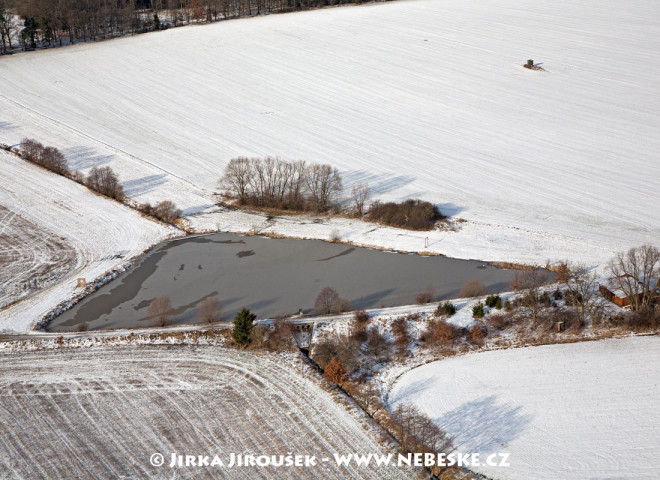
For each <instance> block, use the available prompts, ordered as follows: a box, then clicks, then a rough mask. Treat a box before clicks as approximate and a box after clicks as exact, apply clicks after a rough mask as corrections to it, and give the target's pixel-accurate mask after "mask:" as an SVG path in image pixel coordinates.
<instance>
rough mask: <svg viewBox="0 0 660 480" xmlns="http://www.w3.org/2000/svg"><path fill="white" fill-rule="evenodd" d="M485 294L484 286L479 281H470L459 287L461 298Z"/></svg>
mask: <svg viewBox="0 0 660 480" xmlns="http://www.w3.org/2000/svg"><path fill="white" fill-rule="evenodd" d="M484 293H486V286H485V285H484V284H483V283H482V282H481V281H479V280H470V281H468V282H465V283H464V284H463V286H462V287H461V291H460V293H459V295H460V296H461V297H479V296H481V295H483V294H484Z"/></svg>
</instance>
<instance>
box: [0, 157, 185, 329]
mask: <svg viewBox="0 0 660 480" xmlns="http://www.w3.org/2000/svg"><path fill="white" fill-rule="evenodd" d="M0 165H1V167H0V186H1V187H0V206H2V207H4V210H8V211H9V212H11V215H7V216H4V217H3V218H2V223H1V224H0V229H9V230H8V231H12V232H13V231H14V228H15V226H16V225H18V221H19V218H20V219H22V220H25V221H27V222H30V223H31V224H32V225H33V226H34V227H35V228H38V229H39V230H40V231H41V232H42V234H41V235H42V238H41V240H43V242H42V241H36V240H35V243H34V244H32V245H28V244H25V243H24V241H25V237H19V236H16V237H14V238H13V240H14V242H15V243H16V244H17V249H18V253H17V254H18V255H21V256H22V260H21V259H14V260H15V261H12V262H9V261H8V262H7V263H3V265H2V268H3V270H5V269H7V270H9V269H12V268H13V270H12V271H3V272H2V274H1V275H0V277H2V278H3V279H4V278H5V277H7V278H8V280H7V282H8V283H7V288H5V287H4V285H5V282H4V280H3V289H2V292H0V305H1V304H2V303H3V302H4V301H5V299H9V298H10V297H11V295H12V292H14V291H15V288H14V287H12V286H11V285H10V283H11V281H13V282H14V283H16V282H19V283H20V282H22V281H24V280H25V276H24V274H25V273H26V272H27V270H28V269H29V268H39V265H42V266H43V264H44V263H45V262H47V261H50V260H48V259H46V258H36V256H35V255H37V254H39V252H42V251H43V248H45V244H48V245H49V248H52V247H54V246H55V245H57V244H58V242H59V243H61V244H62V245H66V246H68V247H70V248H72V249H73V258H71V259H69V260H68V261H67V266H68V269H66V270H65V271H63V272H60V273H62V274H63V276H62V277H61V278H59V279H58V282H57V283H55V284H54V285H51V286H49V287H46V288H43V289H39V288H38V289H37V290H35V291H34V293H33V295H32V297H31V298H30V299H28V300H25V301H21V302H18V303H15V304H13V305H10V306H8V307H6V308H4V309H2V310H0V332H24V331H27V330H28V329H29V328H30V326H31V325H32V324H34V322H36V321H37V320H39V319H40V317H41V316H42V315H43V314H45V313H47V312H48V311H49V310H50V309H51V308H53V307H55V306H56V305H57V304H58V303H59V302H60V301H62V300H65V299H66V298H68V297H69V296H71V295H72V294H73V293H74V291H75V289H76V278H79V277H82V278H86V279H87V281H91V280H93V279H94V278H96V277H97V276H99V275H102V274H104V273H105V272H106V271H108V270H111V269H113V268H115V267H117V266H119V265H122V264H124V263H126V262H127V261H129V260H130V259H131V258H132V257H135V256H136V255H138V254H140V253H141V252H142V251H143V250H145V249H147V248H149V247H150V246H151V245H152V244H154V243H156V242H158V241H159V240H162V239H164V238H166V237H167V236H169V235H173V234H175V233H176V230H175V229H174V228H169V227H164V226H162V225H160V224H159V223H157V222H154V221H151V220H148V219H146V218H143V217H142V216H140V215H139V214H138V213H136V212H135V211H134V210H131V209H130V208H128V207H125V206H123V205H121V204H119V203H117V202H114V201H112V200H108V199H107V198H104V197H101V196H100V195H96V194H94V193H92V192H90V191H89V190H88V189H87V188H85V187H83V186H81V185H78V184H77V183H75V182H72V181H71V180H68V179H66V178H64V177H60V176H58V175H55V174H53V173H50V172H47V171H46V170H44V169H42V168H39V167H37V166H35V165H31V164H29V163H28V162H25V161H23V160H21V159H19V158H16V157H14V156H12V155H10V154H8V153H6V152H5V151H2V150H0ZM14 214H16V215H18V216H20V217H15V216H14ZM24 230H25V229H22V231H24ZM49 237H52V238H51V239H50V240H49ZM9 278H10V279H11V280H9ZM39 285H41V279H40V284H39Z"/></svg>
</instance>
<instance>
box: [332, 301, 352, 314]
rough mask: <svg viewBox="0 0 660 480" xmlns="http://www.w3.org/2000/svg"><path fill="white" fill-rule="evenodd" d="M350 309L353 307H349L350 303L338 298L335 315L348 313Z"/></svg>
mask: <svg viewBox="0 0 660 480" xmlns="http://www.w3.org/2000/svg"><path fill="white" fill-rule="evenodd" d="M352 309H353V306H352V305H351V302H349V301H348V300H347V299H345V298H340V299H339V301H338V302H337V305H336V306H335V312H336V313H344V312H350V311H351V310H352Z"/></svg>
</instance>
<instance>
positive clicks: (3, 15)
mask: <svg viewBox="0 0 660 480" xmlns="http://www.w3.org/2000/svg"><path fill="white" fill-rule="evenodd" d="M15 29H16V23H15V22H14V16H13V15H12V14H11V12H9V11H8V10H7V9H6V7H5V5H4V2H3V1H0V53H7V52H9V51H10V50H12V48H13V46H12V43H11V41H12V38H13V36H14V31H15Z"/></svg>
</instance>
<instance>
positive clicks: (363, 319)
mask: <svg viewBox="0 0 660 480" xmlns="http://www.w3.org/2000/svg"><path fill="white" fill-rule="evenodd" d="M353 319H354V320H355V322H356V323H367V322H368V321H369V314H368V313H367V312H366V311H365V310H364V309H359V310H355V312H354V313H353Z"/></svg>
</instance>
